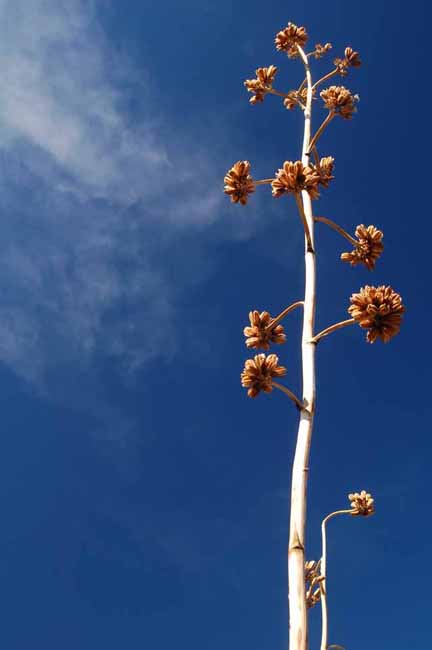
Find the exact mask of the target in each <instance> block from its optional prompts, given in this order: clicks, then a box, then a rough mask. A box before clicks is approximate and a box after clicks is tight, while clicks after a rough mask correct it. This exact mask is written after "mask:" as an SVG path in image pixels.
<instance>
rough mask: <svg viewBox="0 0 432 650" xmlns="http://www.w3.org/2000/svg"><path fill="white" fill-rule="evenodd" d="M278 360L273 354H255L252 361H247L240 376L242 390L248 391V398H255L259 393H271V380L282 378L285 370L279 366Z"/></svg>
mask: <svg viewBox="0 0 432 650" xmlns="http://www.w3.org/2000/svg"><path fill="white" fill-rule="evenodd" d="M278 363H279V359H278V357H277V356H276V355H275V354H269V355H268V356H267V357H266V355H265V354H257V355H255V356H254V358H253V359H247V361H246V362H245V367H244V369H243V372H242V373H241V375H240V378H241V384H242V386H243V388H247V389H248V395H249V397H256V396H257V395H259V393H260V392H261V391H263V392H264V393H271V392H272V390H273V386H272V380H273V379H274V378H275V377H283V376H284V375H285V374H286V368H284V366H279V365H278Z"/></svg>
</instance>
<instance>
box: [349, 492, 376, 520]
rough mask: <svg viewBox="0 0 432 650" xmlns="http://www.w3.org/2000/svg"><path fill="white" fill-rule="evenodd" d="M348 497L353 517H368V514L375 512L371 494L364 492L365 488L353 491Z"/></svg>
mask: <svg viewBox="0 0 432 650" xmlns="http://www.w3.org/2000/svg"><path fill="white" fill-rule="evenodd" d="M348 499H349V500H350V502H351V508H352V511H351V514H352V515H353V516H354V517H356V516H361V517H368V516H369V515H373V513H374V512H375V506H374V500H373V498H372V495H370V494H369V492H366V491H365V490H362V491H361V492H354V494H349V495H348Z"/></svg>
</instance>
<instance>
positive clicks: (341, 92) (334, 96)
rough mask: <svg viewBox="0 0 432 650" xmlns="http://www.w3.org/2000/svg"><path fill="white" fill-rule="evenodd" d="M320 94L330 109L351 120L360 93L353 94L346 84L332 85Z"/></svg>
mask: <svg viewBox="0 0 432 650" xmlns="http://www.w3.org/2000/svg"><path fill="white" fill-rule="evenodd" d="M320 96H321V98H322V99H323V101H324V104H325V106H326V108H328V110H329V111H332V112H334V113H337V114H338V115H340V116H341V117H344V118H345V119H346V120H349V119H350V118H351V117H352V116H353V113H355V111H356V107H355V102H356V101H358V95H353V94H352V93H351V91H350V90H348V89H347V88H345V87H344V86H330V87H329V88H326V89H325V90H322V91H321V92H320Z"/></svg>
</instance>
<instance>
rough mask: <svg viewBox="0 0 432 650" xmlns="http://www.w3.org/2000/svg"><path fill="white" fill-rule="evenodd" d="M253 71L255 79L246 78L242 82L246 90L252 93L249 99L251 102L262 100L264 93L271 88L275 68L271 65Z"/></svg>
mask: <svg viewBox="0 0 432 650" xmlns="http://www.w3.org/2000/svg"><path fill="white" fill-rule="evenodd" d="M255 72H256V79H246V81H245V82H244V85H245V86H246V88H247V90H248V91H249V92H250V93H253V96H252V97H251V98H250V100H249V102H250V103H251V104H256V103H257V102H263V101H264V97H265V95H266V93H268V92H269V91H270V90H271V89H272V84H273V81H274V78H275V76H276V72H277V68H276V66H274V65H271V66H269V67H268V68H257V70H256V71H255Z"/></svg>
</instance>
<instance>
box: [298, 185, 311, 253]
mask: <svg viewBox="0 0 432 650" xmlns="http://www.w3.org/2000/svg"><path fill="white" fill-rule="evenodd" d="M306 194H307V192H306ZM308 196H309V195H308ZM294 198H295V200H296V203H297V207H298V209H299V213H300V217H301V220H302V223H303V228H304V231H305V237H306V242H307V248H308V251H309V252H311V253H313V246H312V237H311V234H310V229H309V224H308V221H307V219H306V215H305V212H304V208H303V201H302V197H301V196H300V194H298V193H297V192H295V193H294Z"/></svg>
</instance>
